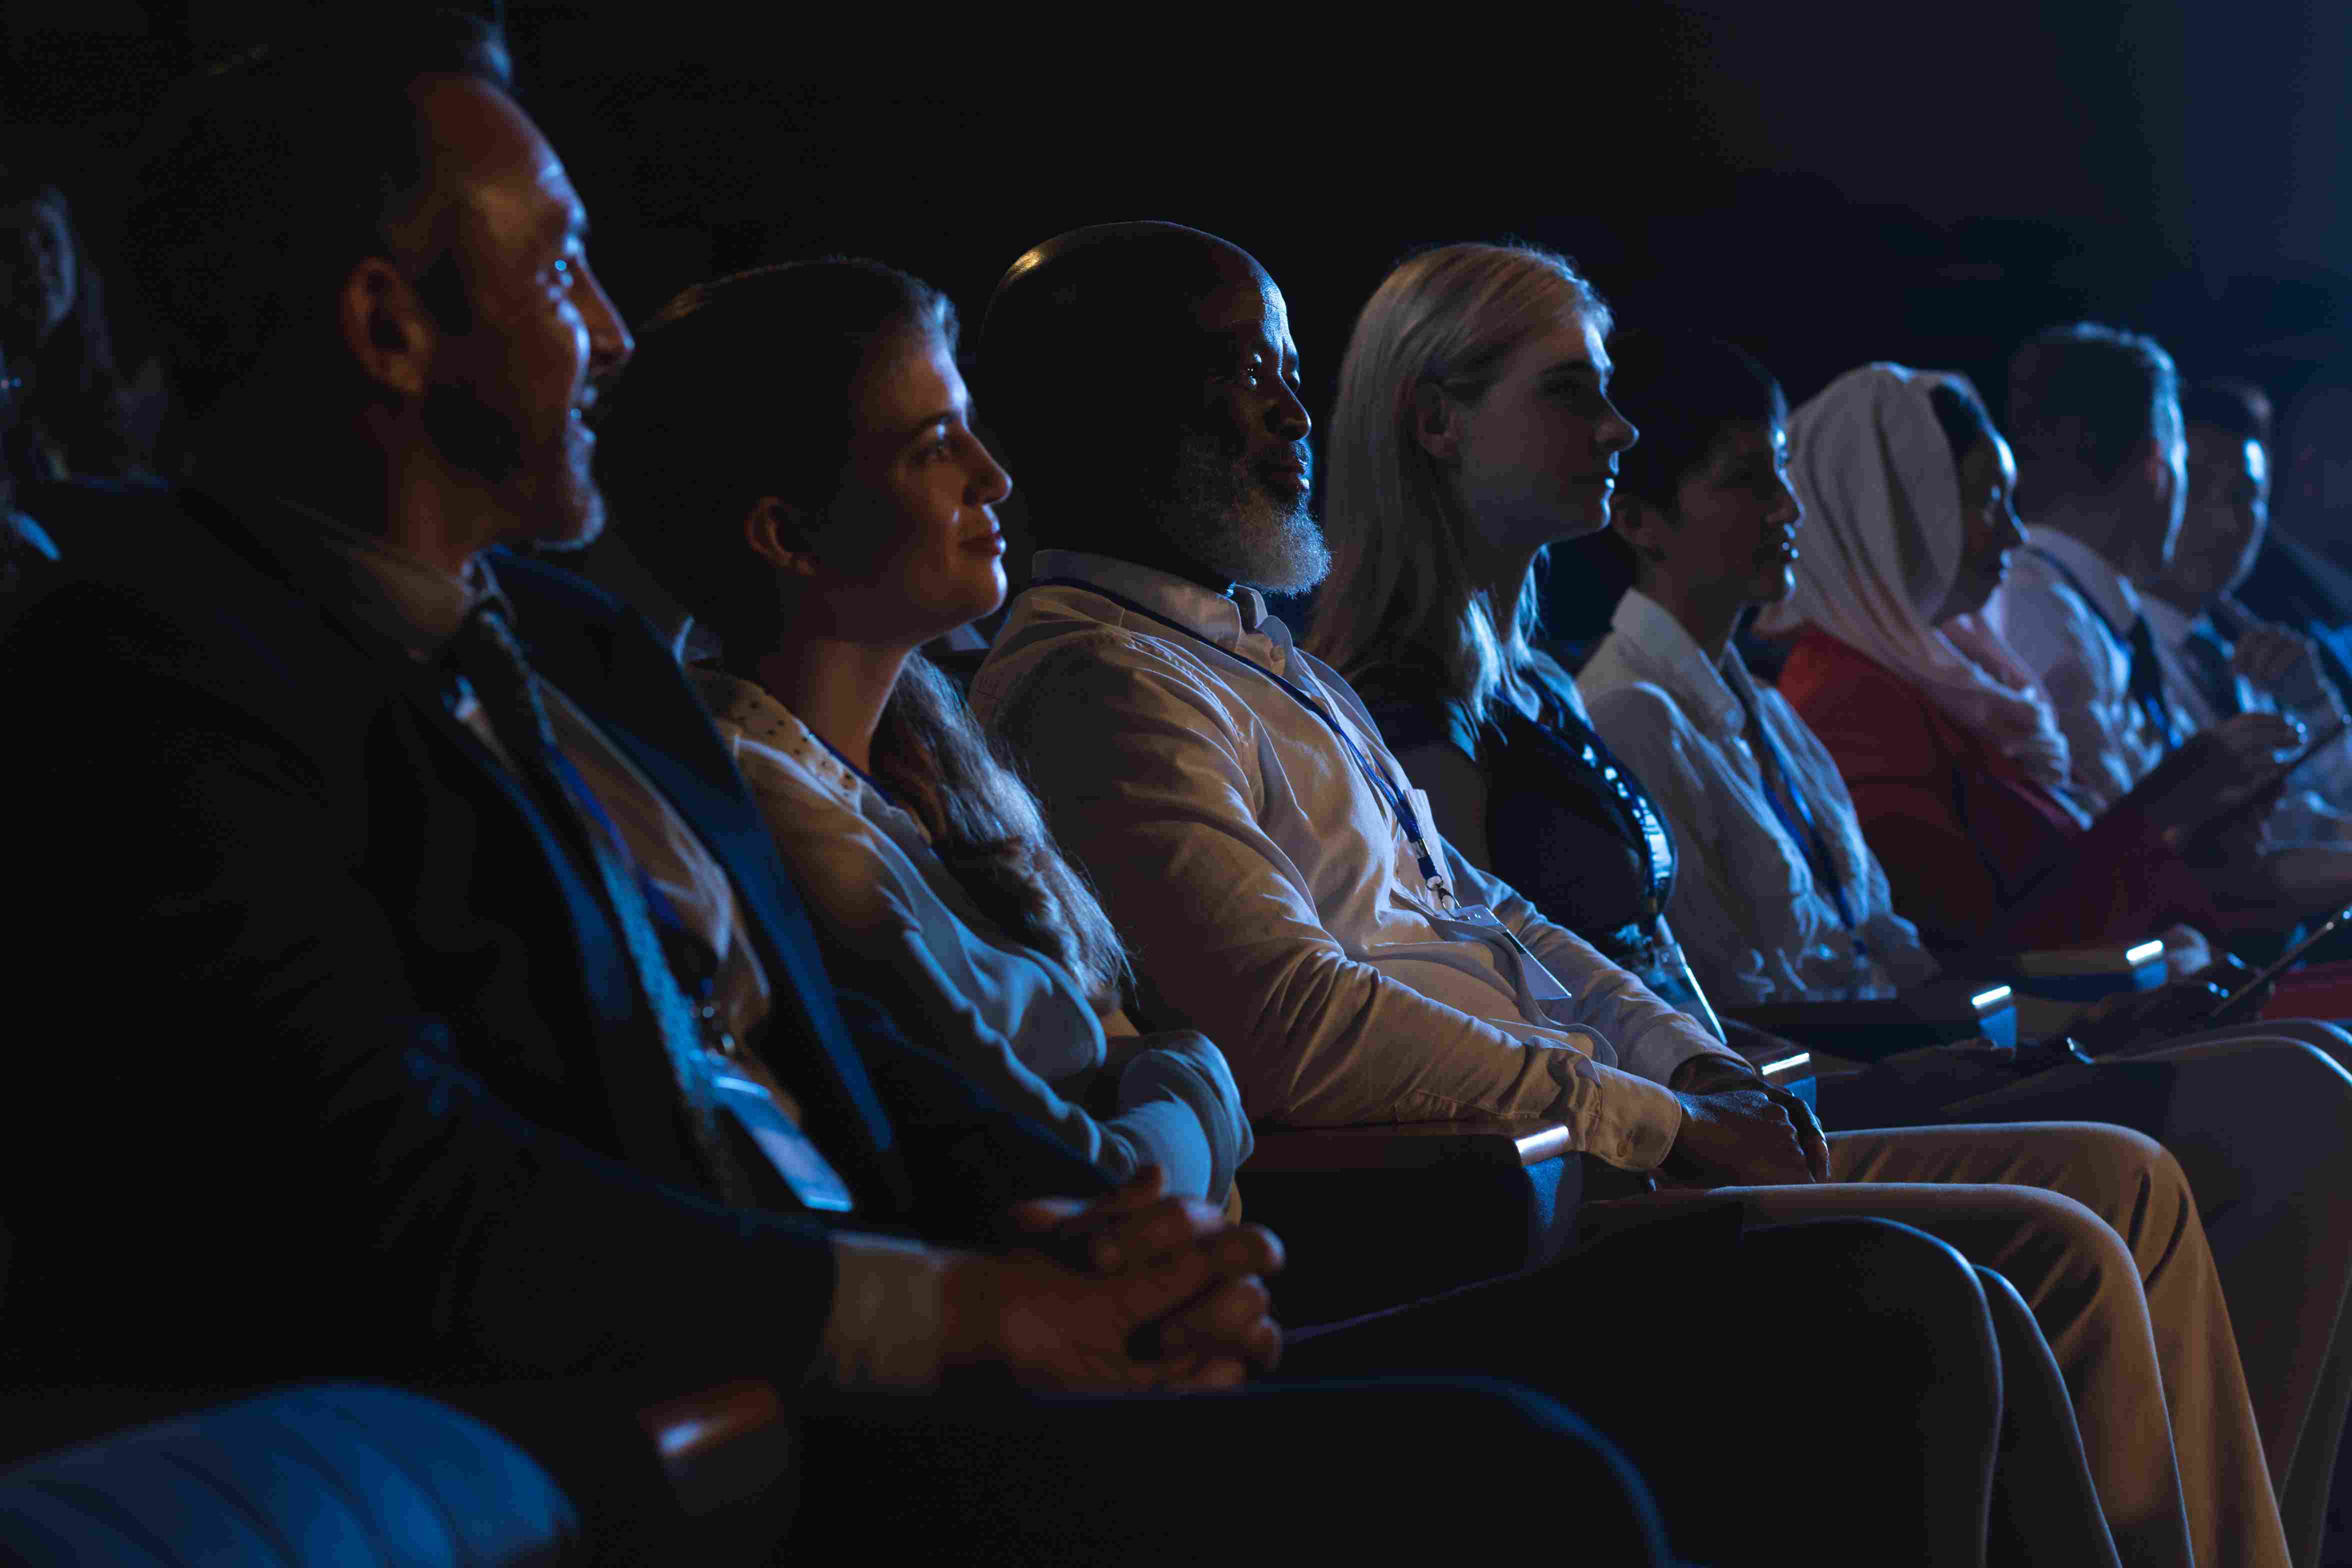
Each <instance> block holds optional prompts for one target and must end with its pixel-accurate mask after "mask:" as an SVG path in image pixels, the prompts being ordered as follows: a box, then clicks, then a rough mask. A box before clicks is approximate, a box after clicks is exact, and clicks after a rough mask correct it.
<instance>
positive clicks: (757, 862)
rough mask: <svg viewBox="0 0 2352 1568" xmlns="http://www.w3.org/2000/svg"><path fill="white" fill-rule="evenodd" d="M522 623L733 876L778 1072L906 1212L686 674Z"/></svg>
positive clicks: (602, 637) (817, 967)
mask: <svg viewBox="0 0 2352 1568" xmlns="http://www.w3.org/2000/svg"><path fill="white" fill-rule="evenodd" d="M502 581H503V582H504V583H505V584H506V585H507V587H508V591H509V596H510V597H515V598H517V599H518V600H519V602H520V600H521V599H522V598H523V597H525V596H527V595H528V594H529V589H528V588H527V587H526V586H525V585H524V583H523V582H522V581H521V580H520V574H508V575H507V576H505V577H504V578H502ZM518 622H519V629H520V631H521V632H522V634H523V636H524V637H525V639H526V642H527V643H528V645H529V647H530V656H531V661H532V663H533V665H534V666H536V667H537V668H540V669H541V671H542V672H543V673H545V674H546V675H547V677H548V678H549V679H551V680H553V681H555V682H556V683H557V684H558V685H559V686H561V687H562V689H563V692H564V695H565V696H567V697H569V698H570V699H571V700H572V701H573V702H574V703H576V704H577V705H578V706H579V707H580V708H581V709H582V710H583V711H584V712H586V713H587V714H588V715H589V716H590V717H591V718H593V719H594V720H595V721H596V724H597V727H598V728H600V729H601V730H603V731H604V734H605V735H606V736H607V737H608V738H609V739H610V740H611V741H612V742H613V743H614V745H615V746H616V747H618V748H619V749H620V750H621V752H623V753H624V754H625V756H626V757H627V758H628V759H629V761H630V762H631V763H634V764H635V766H636V768H637V770H638V771H639V772H640V773H644V774H645V776H646V779H647V780H648V781H649V782H650V783H651V784H653V786H654V787H655V788H656V790H658V791H660V792H661V794H662V795H663V796H664V797H665V798H667V800H668V802H669V804H670V805H671V806H672V808H673V809H675V810H676V811H677V814H678V816H679V817H680V818H681V819H683V820H684V821H685V822H686V823H687V825H688V826H689V827H691V828H692V829H693V831H694V833H695V836H696V837H697V838H698V839H699V840H700V841H701V843H702V845H703V847H704V848H706V849H708V850H709V852H710V854H711V855H712V857H713V858H716V859H717V860H718V861H719V865H720V867H721V868H724V869H725V871H726V873H727V877H728V880H729V881H730V883H731V884H732V885H733V887H734V890H735V896H736V899H737V900H738V901H739V902H740V904H741V906H742V910H743V917H744V921H745V925H746V927H747V928H748V930H749V931H750V933H751V940H752V942H753V945H754V947H755V949H756V950H757V952H759V955H760V961H761V964H762V966H763V967H764V968H765V969H766V971H767V973H768V980H769V987H770V994H771V996H772V1005H771V1006H772V1010H771V1014H770V1019H769V1026H768V1037H767V1042H766V1045H765V1054H766V1056H767V1058H768V1060H769V1063H770V1065H771V1066H772V1068H774V1069H775V1071H776V1072H777V1073H778V1074H779V1076H780V1077H781V1078H782V1081H783V1082H784V1084H785V1085H786V1086H787V1087H788V1088H790V1089H792V1090H793V1093H794V1094H795V1095H797V1096H799V1097H801V1098H802V1099H803V1101H804V1109H806V1110H808V1111H809V1112H811V1113H812V1114H811V1119H812V1121H815V1122H817V1123H818V1124H819V1125H821V1126H824V1127H825V1128H828V1129H839V1130H840V1135H839V1136H836V1137H832V1138H828V1139H826V1140H824V1142H825V1143H826V1146H827V1148H828V1150H829V1152H834V1153H835V1154H836V1155H838V1156H840V1157H842V1158H844V1159H845V1161H846V1162H847V1163H851V1164H854V1165H855V1166H856V1167H857V1168H856V1169H855V1170H852V1171H850V1172H848V1173H846V1174H847V1175H848V1176H849V1179H850V1180H851V1182H852V1183H853V1184H855V1185H856V1186H857V1187H858V1189H859V1190H861V1191H862V1192H865V1193H866V1194H872V1195H873V1196H874V1197H875V1198H876V1199H877V1200H885V1201H887V1204H888V1205H891V1206H894V1207H895V1208H897V1209H898V1211H899V1212H904V1210H905V1208H906V1207H907V1206H908V1205H910V1204H911V1202H912V1190H913V1189H912V1184H911V1182H910V1181H909V1179H908V1173H907V1171H906V1167H905V1164H904V1162H903V1160H902V1158H901V1157H900V1154H899V1152H898V1148H897V1144H896V1139H895V1136H894V1134H893V1131H892V1129H891V1125H890V1119H889V1115H888V1113H887V1111H886V1110H884V1108H883V1105H882V1100H881V1097H880V1096H879V1095H878V1094H877V1092H876V1090H875V1088H874V1083H873V1079H871V1077H870V1076H869V1075H868V1074H867V1072H866V1066H865V1063H864V1061H863V1059H862V1058H860V1057H859V1056H858V1054H857V1050H856V1047H855V1046H854V1045H853V1044H852V1043H851V1041H850V1038H849V1030H848V1026H847V1025H846V1024H845V1022H844V1020H843V1018H842V1016H841V1010H840V1008H839V1007H838V1006H837V1005H835V1002H834V987H833V982H832V980H831V978H830V977H829V976H828V975H827V974H826V973H825V970H824V960H823V958H822V956H821V955H820V953H819V951H818V947H817V940H816V932H815V930H814V927H813V926H811V925H810V923H809V919H808V914H807V911H806V910H804V909H803V907H802V904H801V901H800V898H799V894H798V890H797V889H795V888H794V887H793V883H792V880H791V878H790V875H789V873H787V872H786V871H785V869H784V867H783V863H782V860H781V859H779V858H778V857H777V855H776V850H775V846H774V844H773V842H772V840H771V839H770V838H769V837H768V830H767V826H766V825H765V824H764V823H762V822H761V820H760V816H759V812H758V809H757V808H756V807H755V806H753V805H752V804H751V797H750V795H748V794H747V793H746V792H745V790H744V787H743V784H742V782H741V781H740V779H739V778H738V777H737V776H736V774H735V771H734V768H733V765H732V764H731V763H729V762H728V760H727V755H726V752H725V750H724V748H723V747H721V745H720V744H719V737H718V733H717V731H714V730H713V729H712V728H711V726H710V722H709V720H708V719H707V718H706V717H705V716H704V715H703V712H702V707H701V703H700V702H699V700H697V699H696V698H695V696H694V693H693V691H692V689H690V688H688V685H687V684H686V680H685V678H684V676H683V675H682V674H680V673H679V671H678V668H677V665H676V664H675V663H674V662H672V661H671V659H670V658H668V656H667V652H666V651H665V650H664V649H662V648H661V647H660V645H659V644H657V643H656V642H655V641H654V640H653V639H652V638H651V637H614V636H612V635H610V628H608V627H604V626H581V627H579V630H580V631H581V632H582V633H583V634H584V635H583V637H579V638H572V637H554V638H544V639H542V638H539V637H534V636H533V634H532V621H531V618H530V616H528V615H527V614H526V615H522V616H518ZM665 689H667V690H669V691H672V692H675V694H676V698H677V700H675V701H671V702H635V703H632V704H630V717H629V719H628V720H626V721H624V720H622V719H619V718H616V717H615V716H614V713H613V711H612V707H611V705H610V704H608V703H607V702H606V700H605V699H606V698H607V696H609V695H610V694H613V693H618V692H648V693H651V692H658V691H663V690H665ZM673 715H675V716H676V717H675V719H673ZM886 1194H887V1199H886V1196H885V1195H886Z"/></svg>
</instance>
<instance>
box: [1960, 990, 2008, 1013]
mask: <svg viewBox="0 0 2352 1568" xmlns="http://www.w3.org/2000/svg"><path fill="white" fill-rule="evenodd" d="M2008 1000H2009V987H2008V986H2006V985H1996V986H1994V987H1993V988H1992V989H1991V990H1990V991H1979V992H1978V993H1977V994H1975V995H1973V996H1971V997H1969V1006H1971V1007H1973V1008H1975V1009H1976V1010H1977V1011H1978V1012H1979V1013H1981V1012H1983V1011H1984V1010H1985V1009H1986V1008H1988V1007H1998V1006H1999V1005H2000V1004H2002V1003H2003V1002H2006V1001H2008Z"/></svg>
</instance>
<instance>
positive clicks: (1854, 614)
mask: <svg viewBox="0 0 2352 1568" xmlns="http://www.w3.org/2000/svg"><path fill="white" fill-rule="evenodd" d="M1939 382H1949V383H1951V384H1954V385H1956V386H1958V387H1960V388H1961V389H1963V390H1965V391H1969V393H1970V395H1974V389H1973V388H1971V387H1969V384H1968V381H1967V379H1966V378H1965V377H1962V376H1960V375H1958V374H1952V373H1947V372H1941V371H1917V370H1908V369H1906V368H1905V367H1904V366H1902V365H1899V364H1866V365H1864V366H1863V367H1862V368H1860V369H1859V370H1851V371H1848V372H1846V374H1843V375H1842V376H1840V377H1838V378H1837V379H1836V380H1835V381H1833V382H1832V383H1830V384H1829V385H1828V386H1827V387H1825V388H1823V389H1822V393H1821V394H1820V395H1818V396H1816V397H1814V398H1813V399H1812V400H1811V402H1809V403H1807V404H1805V405H1803V406H1802V407H1801V408H1799V409H1798V410H1797V411H1796V412H1795V413H1794V414H1792V415H1790V417H1789V446H1790V476H1789V482H1790V485H1791V487H1792V488H1794V489H1795V490H1796V492H1797V496H1798V499H1799V500H1802V501H1803V502H1804V504H1805V533H1804V549H1803V552H1802V554H1801V558H1800V559H1799V561H1798V563H1797V571H1796V578H1797V589H1796V592H1795V593H1793V594H1791V595H1790V596H1789V598H1788V599H1787V600H1786V601H1785V602H1784V603H1782V604H1780V605H1774V606H1772V607H1771V608H1770V609H1768V610H1767V611H1766V612H1765V613H1764V615H1763V616H1762V617H1761V618H1760V619H1759V622H1758V629H1759V630H1761V631H1763V632H1766V633H1768V634H1770V635H1789V634H1792V633H1794V632H1796V631H1797V630H1799V629H1800V628H1801V627H1802V626H1805V625H1806V624H1808V623H1810V624H1811V625H1813V626H1819V627H1821V629H1822V630H1823V631H1825V632H1827V633H1829V634H1830V635H1831V636H1832V637H1836V638H1837V639H1838V640H1839V641H1841V642H1843V643H1847V644H1849V645H1851V646H1853V647H1856V648H1859V649H1861V650H1862V651H1863V652H1864V653H1866V654H1868V655H1869V656H1870V657H1871V658H1874V659H1876V660H1877V661H1878V662H1879V663H1881V664H1883V665H1885V667H1886V668H1889V669H1892V670H1894V671H1895V672H1896V673H1897V674H1899V675H1901V676H1903V677H1904V679H1906V680H1908V681H1910V682H1911V684H1912V685H1913V686H1915V687H1917V688H1918V689H1919V690H1920V691H1921V692H1923V693H1924V694H1925V695H1926V696H1927V698H1928V700H1931V701H1933V702H1934V703H1935V704H1936V705H1937V707H1939V708H1941V709H1942V710H1944V711H1945V712H1947V713H1948V714H1950V715H1951V716H1952V718H1954V719H1955V720H1957V721H1959V722H1960V723H1962V724H1964V725H1966V726H1967V727H1968V728H1969V730H1971V731H1975V732H1976V733H1977V734H1979V735H1981V736H1983V737H1984V738H1985V739H1986V740H1987V741H1988V742H1990V743H1991V744H1992V745H1993V746H1994V747H1995V748H1997V749H1998V750H1999V751H2000V752H2001V753H2002V754H2003V755H2005V756H2008V757H2010V758H2011V759H2012V760H2013V761H2015V762H2016V763H2018V764H2019V765H2020V766H2021V767H2022V768H2023V769H2024V770H2025V772H2026V773H2027V774H2028V775H2029V776H2031V777H2032V778H2033V779H2034V780H2036V781H2037V782H2039V783H2041V784H2045V785H2047V786H2048V787H2049V788H2051V789H2052V790H2053V791H2063V786H2064V784H2065V783H2066V775H2067V760H2068V759H2067V753H2066V738H2065V737H2064V736H2063V735H2062V734H2061V733H2059V731H2058V721H2057V715H2056V714H2055V713H2054V712H2053V710H2052V708H2051V705H2050V699H2049V698H2048V697H2047V696H2046V695H2045V694H2044V693H2043V692H2042V688H2041V687H2040V685H2039V684H2037V683H2036V682H2035V680H2034V679H2033V676H2032V672H2031V671H2030V670H2029V669H2028V668H2026V666H2025V664H2024V661H2023V660H2021V659H2020V658H2018V657H2017V655H2016V654H2015V653H2014V652H2013V651H2011V648H2010V647H2009V645H2008V644H2007V643H2006V642H2004V641H2003V640H2002V639H2001V636H2000V633H1999V632H1998V631H1996V630H1994V629H1993V627H1992V626H1990V625H1988V624H1987V622H1986V620H1985V617H1984V616H1982V615H1970V616H1955V617H1953V618H1952V619H1950V620H1948V621H1945V622H1944V623H1942V624H1941V625H1937V624H1936V623H1935V622H1934V621H1932V620H1931V619H1930V618H1929V617H1930V616H1933V615H1934V614H1935V613H1936V611H1937V610H1938V609H1939V608H1941V607H1942V605H1943V603H1944V598H1945V595H1948V594H1949V593H1950V592H1951V589H1952V582H1953V579H1954V577H1955V576H1956V575H1957V574H1958V572H1959V569H1960V544H1961V540H1962V535H1963V533H1964V531H1965V530H1964V527H1963V525H1962V522H1961V519H1960V475H1959V467H1958V464H1957V463H1955V462H1954V461H1953V459H1952V452H1951V447H1950V445H1949V443H1948V442H1947V441H1946V440H1945V438H1944V430H1943V426H1941V425H1939V424H1938V423H1937V419H1936V411H1935V408H1934V406H1933V405H1931V404H1930V403H1929V402H1928V400H1927V394H1928V391H1929V389H1930V388H1932V387H1933V386H1935V385H1936V384H1937V383H1939ZM2061 798H2062V799H2063V794H2062V795H2061Z"/></svg>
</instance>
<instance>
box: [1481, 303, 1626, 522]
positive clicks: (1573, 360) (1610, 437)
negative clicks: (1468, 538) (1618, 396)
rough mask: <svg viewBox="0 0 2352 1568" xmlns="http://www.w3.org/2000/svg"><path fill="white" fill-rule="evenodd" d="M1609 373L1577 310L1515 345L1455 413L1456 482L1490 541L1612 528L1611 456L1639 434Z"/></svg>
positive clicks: (1594, 334) (1596, 338) (1593, 331)
mask: <svg viewBox="0 0 2352 1568" xmlns="http://www.w3.org/2000/svg"><path fill="white" fill-rule="evenodd" d="M1609 372H1610V364H1609V355H1608V353H1607V351H1606V350H1605V349H1603V348H1602V347H1601V333H1600V331H1599V329H1598V328H1597V326H1596V325H1595V324H1594V323H1593V322H1592V321H1591V320H1589V319H1587V318H1586V317H1585V316H1584V315H1583V314H1581V313H1578V314H1576V315H1574V316H1571V317H1570V318H1569V319H1568V320H1566V321H1562V322H1560V323H1559V326H1558V327H1556V328H1555V329H1554V330H1553V331H1550V332H1548V333H1545V334H1544V335H1542V336H1540V337H1535V338H1530V339H1529V340H1528V342H1524V343H1522V344H1520V345H1519V347H1518V348H1517V350H1515V351H1514V352H1513V353H1512V354H1511V356H1510V357H1509V359H1508V360H1507V361H1506V362H1505V363H1504V366H1503V372H1502V374H1501V375H1500V376H1499V377H1498V378H1497V379H1496V382H1495V384H1493V385H1492V386H1490V387H1488V388H1487V390H1486V395H1485V396H1484V397H1482V398H1480V399H1479V400H1478V403H1477V405H1475V407H1471V408H1467V409H1464V410H1461V411H1460V413H1459V415H1458V416H1457V428H1456V429H1455V430H1454V432H1453V435H1454V449H1453V453H1452V457H1453V461H1454V484H1455V487H1456V489H1457V492H1458V493H1459V495H1460V496H1461V499H1462V502H1463V505H1464V507H1465V510H1466V511H1467V513H1468V516H1469V518H1470V519H1471V521H1472V524H1473V526H1475V528H1476V530H1477V531H1478V533H1479V535H1480V536H1481V537H1482V538H1483V539H1485V540H1486V542H1487V543H1488V544H1489V545H1490V546H1492V547H1494V548H1496V549H1498V550H1502V551H1506V552H1511V551H1520V550H1525V551H1528V552H1533V551H1536V550H1539V549H1541V548H1542V547H1543V546H1545V545H1547V544H1550V543H1553V542H1556V541H1559V540H1567V539H1577V538H1581V537H1582V536H1583V535H1585V534H1588V533H1595V532H1598V531H1600V530H1601V529H1604V528H1606V527H1608V526H1609V502H1610V500H1611V498H1612V496H1613V495H1614V494H1615V493H1616V489H1617V454H1618V453H1620V452H1622V451H1623V450H1625V448H1627V447H1631V446H1632V445H1633V442H1634V441H1635V439H1636V438H1637V432H1636V431H1635V430H1634V428H1633V423H1632V421H1630V420H1628V419H1627V418H1626V417H1625V416H1623V415H1622V414H1620V413H1619V412H1618V411H1617V407H1616V405H1614V404H1612V403H1611V402H1610V401H1609ZM1440 456H1441V458H1442V457H1443V456H1444V454H1442V453H1441V454H1440Z"/></svg>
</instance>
